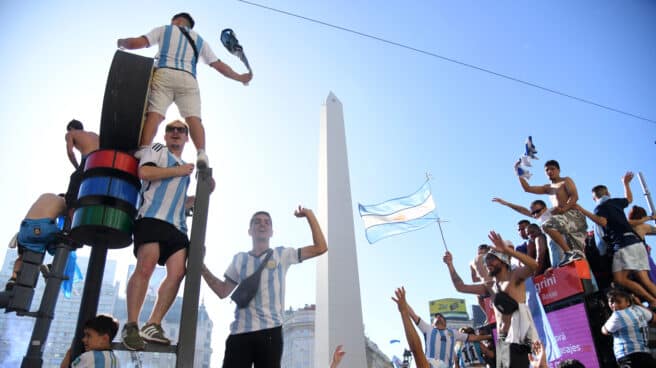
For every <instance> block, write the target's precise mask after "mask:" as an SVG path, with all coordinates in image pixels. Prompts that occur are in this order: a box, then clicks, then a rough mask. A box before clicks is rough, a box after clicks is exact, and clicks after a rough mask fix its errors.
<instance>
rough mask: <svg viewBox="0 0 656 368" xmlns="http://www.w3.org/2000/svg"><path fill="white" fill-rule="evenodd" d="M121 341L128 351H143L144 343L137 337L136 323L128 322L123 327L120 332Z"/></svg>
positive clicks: (137, 327)
mask: <svg viewBox="0 0 656 368" xmlns="http://www.w3.org/2000/svg"><path fill="white" fill-rule="evenodd" d="M121 340H122V342H123V346H125V348H126V349H128V350H132V351H134V350H143V349H144V347H145V346H146V343H145V342H144V340H143V339H142V338H141V335H139V326H138V325H137V323H136V322H128V323H126V324H125V325H124V326H123V330H122V331H121Z"/></svg>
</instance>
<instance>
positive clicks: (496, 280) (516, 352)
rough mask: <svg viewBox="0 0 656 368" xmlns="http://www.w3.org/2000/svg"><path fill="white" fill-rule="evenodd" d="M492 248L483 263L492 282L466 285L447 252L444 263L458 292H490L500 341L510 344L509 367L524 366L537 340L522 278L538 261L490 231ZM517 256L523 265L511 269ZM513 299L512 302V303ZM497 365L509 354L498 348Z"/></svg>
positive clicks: (531, 271) (482, 293) (527, 274)
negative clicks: (531, 346)
mask: <svg viewBox="0 0 656 368" xmlns="http://www.w3.org/2000/svg"><path fill="white" fill-rule="evenodd" d="M488 237H489V238H490V240H491V241H492V249H491V250H490V251H489V252H488V253H487V255H486V256H485V264H486V266H487V269H488V273H489V275H490V276H492V281H491V282H488V283H485V284H470V285H467V284H465V283H464V282H463V281H462V279H461V278H460V276H458V273H457V272H456V270H455V268H454V266H453V257H452V255H451V253H450V252H446V254H445V255H444V263H446V265H447V267H448V268H449V274H450V275H451V281H452V282H453V286H455V288H456V290H458V291H459V292H461V293H467V294H476V295H485V294H488V293H489V294H491V295H492V300H493V301H494V302H493V304H494V314H495V316H496V320H497V323H498V326H499V329H498V331H499V341H498V344H497V345H500V344H502V343H505V344H510V366H511V367H515V366H517V367H527V366H528V364H529V362H528V355H527V353H528V352H529V351H530V344H531V342H533V341H536V340H537V339H538V335H537V330H536V329H535V325H534V324H533V318H532V317H531V313H530V311H529V308H528V305H526V284H525V280H526V279H527V278H529V277H531V276H532V275H533V273H534V272H535V270H536V269H537V267H538V264H537V262H535V260H534V259H533V258H531V257H529V256H528V255H526V254H523V253H520V252H517V251H516V250H514V249H512V247H510V246H508V245H506V244H505V242H504V240H503V239H502V238H501V236H500V235H499V234H497V233H496V232H494V231H491V232H490V234H489V236H488ZM511 257H514V258H517V259H518V260H519V261H520V262H521V263H522V264H523V266H519V267H516V268H513V269H511V268H510V258H511ZM513 301H514V303H513ZM497 353H498V354H497V365H498V366H501V365H502V364H501V362H506V363H507V359H508V357H507V356H505V357H504V354H503V353H502V351H497Z"/></svg>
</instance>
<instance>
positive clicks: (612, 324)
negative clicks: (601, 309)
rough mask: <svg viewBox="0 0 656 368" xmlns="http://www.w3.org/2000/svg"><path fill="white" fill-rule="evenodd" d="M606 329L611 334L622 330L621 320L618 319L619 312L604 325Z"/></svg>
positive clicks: (612, 315)
mask: <svg viewBox="0 0 656 368" xmlns="http://www.w3.org/2000/svg"><path fill="white" fill-rule="evenodd" d="M604 327H605V328H606V330H607V331H608V332H610V333H613V332H616V331H617V330H619V329H620V318H619V317H618V315H617V312H613V314H611V316H610V318H609V319H608V321H606V323H604Z"/></svg>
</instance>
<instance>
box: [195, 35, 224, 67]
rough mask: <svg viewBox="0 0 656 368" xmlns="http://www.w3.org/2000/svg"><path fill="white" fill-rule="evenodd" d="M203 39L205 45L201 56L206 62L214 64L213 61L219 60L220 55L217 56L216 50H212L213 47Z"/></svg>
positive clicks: (201, 50)
mask: <svg viewBox="0 0 656 368" xmlns="http://www.w3.org/2000/svg"><path fill="white" fill-rule="evenodd" d="M204 41H205V40H203V46H202V47H201V49H200V58H201V59H202V60H203V62H205V64H208V65H209V64H212V63H213V62H215V61H217V60H219V58H218V57H216V54H214V51H212V48H211V47H210V45H209V44H208V43H207V42H204Z"/></svg>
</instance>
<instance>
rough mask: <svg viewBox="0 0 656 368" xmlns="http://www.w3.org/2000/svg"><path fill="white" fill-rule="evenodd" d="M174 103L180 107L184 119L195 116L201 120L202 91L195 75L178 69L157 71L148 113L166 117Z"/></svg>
mask: <svg viewBox="0 0 656 368" xmlns="http://www.w3.org/2000/svg"><path fill="white" fill-rule="evenodd" d="M172 103H175V105H176V106H177V107H178V110H179V111H180V115H181V116H182V117H183V118H188V117H190V116H195V117H197V118H199V119H200V90H199V89H198V81H196V78H194V76H193V75H191V74H189V73H187V72H185V71H182V70H176V69H169V68H159V69H156V70H155V74H154V75H153V80H152V81H151V83H150V93H149V94H148V112H156V113H158V114H160V115H162V116H166V110H168V108H169V106H171V104H172Z"/></svg>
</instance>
